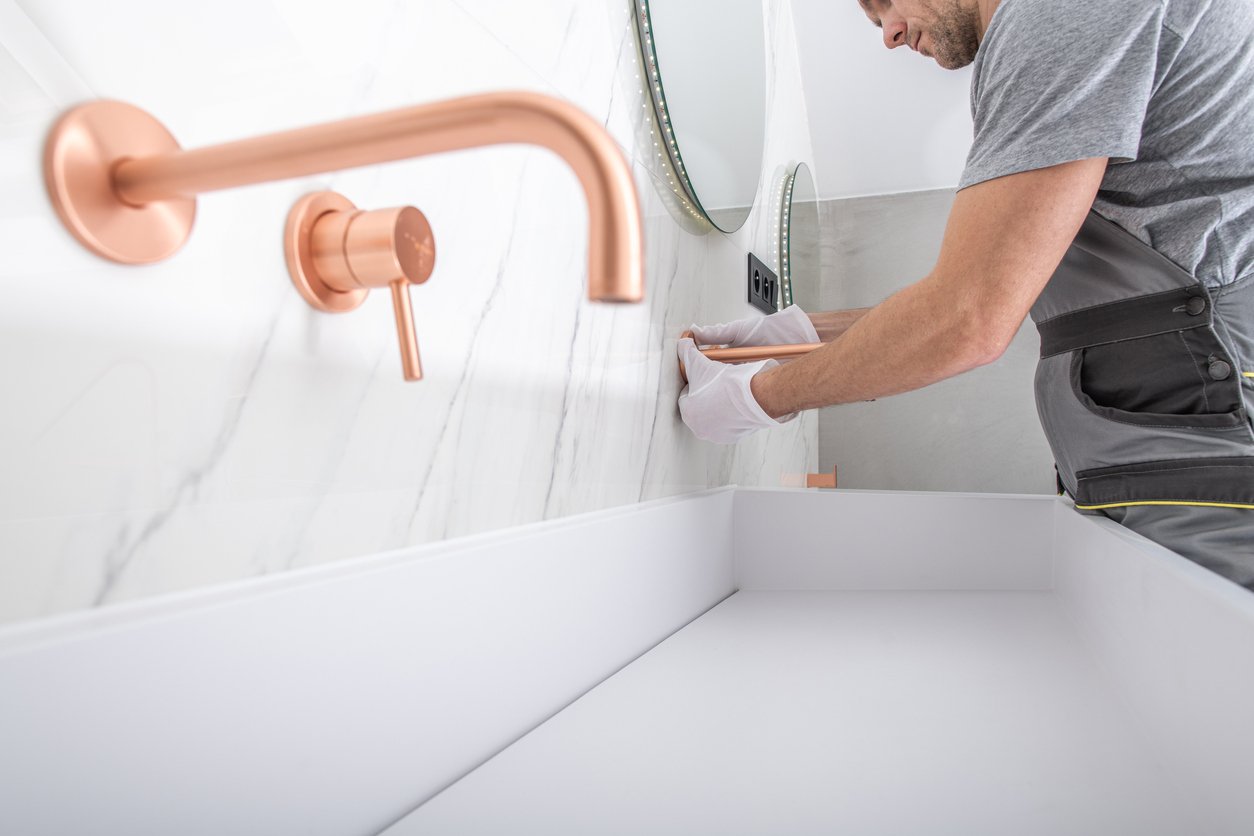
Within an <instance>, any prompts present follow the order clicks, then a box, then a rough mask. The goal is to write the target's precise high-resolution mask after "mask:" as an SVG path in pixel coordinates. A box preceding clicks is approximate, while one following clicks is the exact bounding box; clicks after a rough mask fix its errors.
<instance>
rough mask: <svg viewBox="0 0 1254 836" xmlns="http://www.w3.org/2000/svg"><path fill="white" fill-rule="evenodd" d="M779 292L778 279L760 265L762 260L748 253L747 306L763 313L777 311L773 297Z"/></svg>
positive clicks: (768, 269)
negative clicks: (751, 306)
mask: <svg viewBox="0 0 1254 836" xmlns="http://www.w3.org/2000/svg"><path fill="white" fill-rule="evenodd" d="M778 292H779V277H778V276H776V275H775V272H774V271H773V270H771V268H770V267H767V266H766V265H765V264H763V263H762V259H760V258H758V257H757V256H756V255H754V254H753V253H749V304H750V305H753V307H755V308H757V309H758V310H760V311H762V312H763V313H768V314H773V313H775V312H776V311H777V310H779V306H778V305H776V303H775V295H776V294H777V293H778Z"/></svg>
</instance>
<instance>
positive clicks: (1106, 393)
mask: <svg viewBox="0 0 1254 836" xmlns="http://www.w3.org/2000/svg"><path fill="white" fill-rule="evenodd" d="M1071 386H1072V389H1073V391H1074V394H1075V396H1076V399H1077V400H1079V401H1080V403H1082V404H1083V405H1084V406H1085V408H1086V409H1088V410H1089V411H1090V412H1093V413H1095V414H1096V415H1099V416H1101V417H1102V418H1105V419H1107V420H1110V421H1116V422H1119V423H1123V424H1135V425H1139V426H1148V427H1178V428H1197V429H1207V428H1213V429H1221V428H1228V427H1240V426H1242V425H1244V424H1245V423H1246V414H1245V410H1244V406H1243V403H1242V400H1241V375H1240V370H1239V369H1237V368H1235V367H1234V365H1233V359H1232V356H1231V352H1229V351H1228V350H1227V348H1226V347H1225V345H1224V343H1223V342H1222V341H1221V340H1220V338H1219V336H1218V335H1217V334H1216V333H1215V330H1214V329H1213V328H1212V327H1210V326H1207V327H1202V328H1192V329H1188V330H1182V331H1171V332H1168V333H1165V334H1155V335H1153V336H1148V337H1140V338H1138V339H1131V340H1123V341H1120V342H1113V343H1107V344H1105V345H1095V346H1089V347H1087V348H1078V349H1075V350H1074V351H1072V353H1071Z"/></svg>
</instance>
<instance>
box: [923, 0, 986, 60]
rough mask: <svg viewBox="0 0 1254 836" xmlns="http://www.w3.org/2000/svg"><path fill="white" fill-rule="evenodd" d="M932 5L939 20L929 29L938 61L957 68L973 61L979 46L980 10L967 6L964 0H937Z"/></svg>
mask: <svg viewBox="0 0 1254 836" xmlns="http://www.w3.org/2000/svg"><path fill="white" fill-rule="evenodd" d="M930 8H931V9H932V11H933V12H935V13H936V22H935V23H933V24H932V26H931V27H930V30H929V32H928V35H929V36H930V38H929V39H930V40H931V41H932V57H933V58H935V59H936V63H937V64H939V65H940V66H941V67H944V68H945V69H947V70H958V69H961V68H963V67H965V66H967V65H968V64H970V63H971V62H972V61H974V60H975V53H976V52H977V51H978V50H979V48H980V16H979V11H978V10H977V9H974V8H971V9H964V8H963V7H962V3H961V0H938V2H937V3H936V5H932V6H931V7H930Z"/></svg>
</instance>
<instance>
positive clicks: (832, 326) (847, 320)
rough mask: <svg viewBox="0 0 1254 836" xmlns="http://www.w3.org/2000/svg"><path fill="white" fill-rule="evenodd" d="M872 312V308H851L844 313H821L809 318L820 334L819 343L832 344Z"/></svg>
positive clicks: (811, 315)
mask: <svg viewBox="0 0 1254 836" xmlns="http://www.w3.org/2000/svg"><path fill="white" fill-rule="evenodd" d="M870 310H871V309H870V308H849V309H848V310H843V311H821V312H819V313H812V314H809V317H810V322H811V323H813V325H814V330H815V331H818V332H819V341H820V342H825V343H830V342H832V341H833V340H835V339H836V338H837V337H839V336H840V335H841V334H843V333H845V332H846V331H848V330H849V328H850V326H851V325H853V324H854V323H855V322H857V321H858V320H859V319H861V318H862V317H863V316H864V315H865V314H866V313H867V312H868V311H870Z"/></svg>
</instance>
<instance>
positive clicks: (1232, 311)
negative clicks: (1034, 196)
mask: <svg viewBox="0 0 1254 836" xmlns="http://www.w3.org/2000/svg"><path fill="white" fill-rule="evenodd" d="M1032 319H1033V321H1035V322H1036V325H1037V329H1038V330H1039V331H1040V335H1041V360H1040V363H1039V365H1038V366H1037V373H1036V405H1037V410H1038V411H1039V413H1040V417H1041V425H1042V426H1043V427H1044V429H1045V435H1046V437H1047V438H1048V439H1049V444H1050V447H1051V448H1052V449H1053V452H1054V457H1055V460H1056V462H1057V466H1058V476H1059V481H1060V482H1061V486H1062V487H1063V488H1065V489H1066V491H1067V492H1068V493H1070V494H1071V496H1072V497H1074V499H1075V504H1076V508H1077V509H1080V510H1082V511H1091V512H1095V513H1097V512H1100V513H1104V514H1106V515H1107V516H1109V517H1111V518H1112V519H1114V520H1115V521H1117V522H1119V523H1121V524H1123V525H1125V526H1127V527H1128V528H1130V529H1132V530H1134V531H1137V532H1139V533H1141V534H1143V535H1145V536H1146V537H1148V538H1149V539H1151V540H1154V541H1156V542H1158V543H1161V544H1163V545H1164V546H1167V547H1168V548H1170V549H1172V550H1173V551H1176V552H1178V553H1180V554H1182V555H1184V556H1185V557H1187V558H1189V559H1191V560H1193V561H1195V562H1197V563H1199V564H1201V565H1203V566H1205V567H1207V568H1209V569H1211V570H1213V571H1215V572H1218V573H1219V574H1221V575H1224V576H1225V577H1227V578H1229V579H1231V580H1233V581H1235V582H1237V583H1239V584H1241V585H1243V586H1246V587H1248V588H1250V589H1254V427H1252V426H1251V421H1250V415H1251V412H1254V410H1252V409H1251V408H1250V407H1251V405H1252V404H1254V276H1250V277H1247V278H1246V279H1244V280H1242V281H1238V282H1237V283H1236V284H1233V285H1229V286H1225V287H1222V288H1208V287H1205V286H1203V285H1202V284H1201V283H1200V282H1199V281H1197V280H1196V279H1195V278H1193V277H1192V276H1190V275H1189V274H1188V273H1187V272H1185V271H1184V270H1183V269H1181V268H1180V267H1179V266H1177V265H1176V264H1175V263H1173V262H1172V261H1170V260H1168V259H1167V258H1166V257H1164V256H1163V255H1161V254H1160V253H1158V252H1157V251H1156V250H1154V249H1153V248H1151V247H1150V246H1148V245H1146V244H1144V243H1142V242H1141V241H1140V240H1139V239H1137V238H1136V237H1135V236H1134V235H1132V234H1131V233H1129V232H1127V231H1125V230H1124V229H1122V228H1121V227H1119V226H1117V225H1116V224H1114V223H1112V222H1111V221H1108V220H1106V219H1105V218H1103V217H1101V216H1100V215H1098V214H1097V213H1096V212H1090V213H1089V216H1088V219H1087V220H1086V221H1085V222H1084V226H1083V227H1082V228H1081V229H1080V233H1079V235H1078V236H1077V237H1076V240H1075V243H1073V244H1072V246H1071V248H1070V249H1069V250H1068V251H1067V254H1066V256H1065V257H1064V258H1063V261H1062V263H1061V264H1060V265H1059V267H1058V270H1057V272H1055V274H1054V276H1053V277H1052V278H1051V279H1050V281H1049V284H1048V285H1047V286H1046V288H1045V290H1044V292H1043V293H1042V294H1041V296H1040V298H1039V299H1038V300H1037V301H1036V304H1035V305H1034V306H1033V307H1032Z"/></svg>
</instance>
